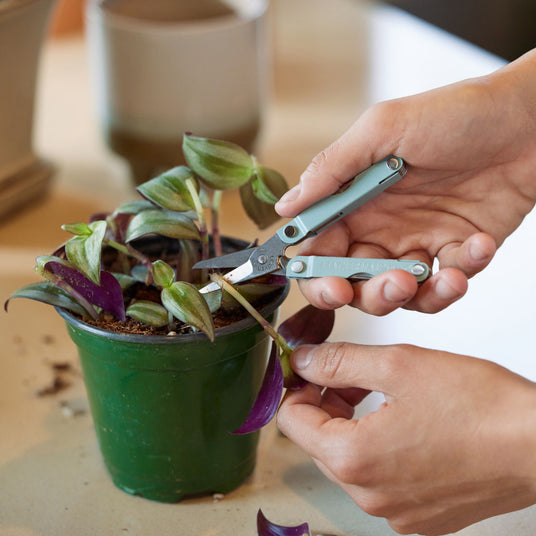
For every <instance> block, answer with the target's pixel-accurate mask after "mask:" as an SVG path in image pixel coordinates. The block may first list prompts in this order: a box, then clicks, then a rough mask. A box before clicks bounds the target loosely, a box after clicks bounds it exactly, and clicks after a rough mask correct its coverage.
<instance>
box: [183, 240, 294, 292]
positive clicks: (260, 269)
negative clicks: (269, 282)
mask: <svg viewBox="0 0 536 536" xmlns="http://www.w3.org/2000/svg"><path fill="white" fill-rule="evenodd" d="M287 247H288V245H287V244H285V243H284V242H282V241H281V240H280V239H279V237H278V236H277V235H274V236H272V237H271V238H270V239H269V240H267V241H266V242H265V243H264V244H262V245H260V246H255V247H252V248H248V249H245V250H241V251H237V252H235V253H229V254H228V255H222V256H221V258H222V261H218V259H219V258H220V257H214V258H213V259H208V260H207V261H200V262H198V263H197V264H195V265H194V268H219V267H221V268H224V267H226V268H230V267H231V266H233V263H231V266H229V261H231V260H233V261H236V260H243V261H244V262H242V264H240V265H239V266H236V262H235V263H234V266H236V268H235V269H234V270H231V271H230V272H228V273H226V274H224V276H223V277H225V279H227V280H228V281H229V282H230V283H240V282H241V281H247V280H249V279H253V278H255V277H259V276H261V275H266V274H281V275H285V273H286V267H285V266H283V265H282V259H283V258H284V253H285V250H286V249H287ZM244 259H245V260H244ZM220 262H221V264H220V265H218V263H220ZM218 288H219V285H217V284H215V283H210V284H209V285H206V286H205V287H203V288H202V289H201V291H200V292H202V293H205V292H210V291H212V290H217V289H218Z"/></svg>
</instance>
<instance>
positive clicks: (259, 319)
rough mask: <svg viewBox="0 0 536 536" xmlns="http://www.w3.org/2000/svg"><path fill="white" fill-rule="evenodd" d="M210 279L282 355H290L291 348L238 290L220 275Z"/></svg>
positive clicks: (212, 275) (212, 276)
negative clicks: (257, 324) (233, 300)
mask: <svg viewBox="0 0 536 536" xmlns="http://www.w3.org/2000/svg"><path fill="white" fill-rule="evenodd" d="M210 279H211V280H212V281H214V282H215V283H217V284H218V285H220V287H221V288H222V290H225V292H227V293H228V294H230V295H231V296H232V297H233V298H234V299H235V300H236V301H237V302H238V303H239V304H240V305H241V306H242V307H244V309H245V310H246V311H247V312H248V313H249V314H250V315H251V316H252V317H253V318H254V319H255V320H256V321H257V322H258V323H259V324H260V325H261V326H262V328H263V329H264V331H265V332H266V333H267V334H268V335H269V336H270V337H271V338H272V339H273V340H274V342H275V343H276V344H277V345H278V346H279V348H280V350H281V352H282V353H287V352H288V354H289V355H290V354H291V353H292V348H291V347H290V346H289V345H288V344H287V341H286V340H285V339H284V338H283V337H282V336H281V335H280V334H279V333H277V331H276V330H275V329H274V328H273V326H272V325H271V324H270V322H268V321H267V320H266V319H265V318H264V317H263V316H262V315H261V314H260V313H259V312H258V311H257V309H255V307H253V305H251V303H249V302H248V301H247V299H246V298H244V296H242V294H240V292H238V290H237V289H236V288H235V287H233V285H231V283H229V281H227V279H225V278H224V277H223V276H222V275H220V274H216V273H214V274H211V275H210Z"/></svg>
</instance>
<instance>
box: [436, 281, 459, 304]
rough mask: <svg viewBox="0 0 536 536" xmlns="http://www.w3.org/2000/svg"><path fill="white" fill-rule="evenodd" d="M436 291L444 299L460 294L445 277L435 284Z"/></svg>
mask: <svg viewBox="0 0 536 536" xmlns="http://www.w3.org/2000/svg"><path fill="white" fill-rule="evenodd" d="M435 292H436V294H437V296H438V297H439V298H441V299H443V300H452V299H453V298H457V297H458V296H459V292H458V291H457V290H456V289H454V288H452V287H451V286H450V285H449V284H448V283H446V282H445V281H444V280H443V279H440V280H439V281H438V282H437V283H436V285H435Z"/></svg>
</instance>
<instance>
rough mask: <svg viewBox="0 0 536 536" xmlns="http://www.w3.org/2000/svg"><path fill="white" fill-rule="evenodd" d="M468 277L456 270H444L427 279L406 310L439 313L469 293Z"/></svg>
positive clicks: (408, 303) (406, 306) (407, 304)
mask: <svg viewBox="0 0 536 536" xmlns="http://www.w3.org/2000/svg"><path fill="white" fill-rule="evenodd" d="M467 288H468V281H467V276H466V275H465V274H464V273H463V272H462V271H460V270H458V269H456V268H444V269H442V270H439V271H438V272H437V273H436V274H434V275H433V276H432V277H430V278H429V279H427V280H426V281H425V282H424V283H422V285H421V286H420V287H419V288H418V290H417V293H416V294H415V296H414V297H413V298H412V299H411V300H409V301H408V302H407V303H406V304H405V306H404V308H405V309H410V310H413V311H420V312H422V313H437V312H439V311H442V310H443V309H446V308H447V307H448V306H449V305H451V304H453V303H454V302H456V301H457V300H459V299H460V298H461V297H462V296H464V294H465V293H466V292H467Z"/></svg>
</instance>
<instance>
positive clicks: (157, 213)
mask: <svg viewBox="0 0 536 536" xmlns="http://www.w3.org/2000/svg"><path fill="white" fill-rule="evenodd" d="M151 233H156V234H160V235H163V236H167V237H169V238H181V239H193V240H195V239H197V240H199V230H198V229H197V227H196V225H195V223H194V222H193V220H192V219H191V218H188V217H187V216H185V215H184V214H180V213H177V212H171V211H169V210H162V209H154V210H145V211H143V212H140V213H139V214H137V215H136V216H134V218H132V221H131V222H130V224H129V226H128V229H127V236H126V242H130V241H131V240H134V239H135V238H139V237H140V236H144V235H147V234H151Z"/></svg>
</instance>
